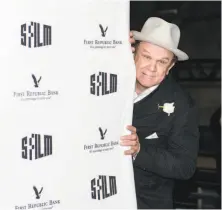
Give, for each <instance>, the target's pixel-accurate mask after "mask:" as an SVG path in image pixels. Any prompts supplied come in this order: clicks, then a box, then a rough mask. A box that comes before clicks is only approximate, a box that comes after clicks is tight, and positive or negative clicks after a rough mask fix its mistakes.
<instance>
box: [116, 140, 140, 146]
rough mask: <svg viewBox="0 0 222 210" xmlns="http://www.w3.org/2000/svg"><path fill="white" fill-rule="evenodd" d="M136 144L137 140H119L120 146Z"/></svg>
mask: <svg viewBox="0 0 222 210" xmlns="http://www.w3.org/2000/svg"><path fill="white" fill-rule="evenodd" d="M137 144H138V142H137V141H127V140H126V141H120V145H121V146H136V145H137Z"/></svg>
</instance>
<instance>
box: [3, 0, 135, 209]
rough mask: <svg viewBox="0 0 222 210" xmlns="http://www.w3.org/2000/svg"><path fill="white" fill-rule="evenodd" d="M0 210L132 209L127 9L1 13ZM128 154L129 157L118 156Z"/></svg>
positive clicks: (69, 5) (27, 5)
mask: <svg viewBox="0 0 222 210" xmlns="http://www.w3.org/2000/svg"><path fill="white" fill-rule="evenodd" d="M0 17H1V18H0V24H1V27H2V32H1V34H0V46H1V47H0V59H1V62H0V71H1V77H0V98H1V103H0V128H1V132H0V139H1V140H0V147H1V153H0V165H1V176H0V177H1V179H0V186H1V187H0V198H1V200H0V209H4V210H22V209H56V210H57V209H60V210H66V209H67V210H68V209H112V208H114V209H136V197H135V189H134V188H135V187H134V177H133V168H132V158H131V157H130V156H124V154H123V152H124V148H123V147H121V146H120V145H119V139H120V136H121V135H124V134H127V133H128V132H127V130H126V129H125V127H126V125H129V124H131V120H132V111H133V93H134V87H135V66H134V62H133V56H132V53H131V49H130V44H129V41H128V40H129V2H128V1H125V0H116V1H105V0H93V1H89V0H84V1H83V0H81V1H73V0H65V1H61V0H60V1H59V0H47V1H46V0H38V1H29V0H20V1H17V0H7V1H5V2H4V5H1V7H0ZM125 149H126V148H125Z"/></svg>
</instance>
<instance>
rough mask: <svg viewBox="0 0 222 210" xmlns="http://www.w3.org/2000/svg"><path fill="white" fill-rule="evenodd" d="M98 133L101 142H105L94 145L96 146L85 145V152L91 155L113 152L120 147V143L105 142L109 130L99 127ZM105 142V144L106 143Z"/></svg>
mask: <svg viewBox="0 0 222 210" xmlns="http://www.w3.org/2000/svg"><path fill="white" fill-rule="evenodd" d="M98 131H99V132H98V133H99V134H100V140H103V143H94V144H88V145H87V144H85V145H84V150H85V151H88V152H89V153H96V152H107V151H111V150H113V149H114V148H115V147H116V146H118V145H119V142H118V141H105V135H106V133H107V129H102V128H101V127H99V129H98ZM104 141H105V142H104Z"/></svg>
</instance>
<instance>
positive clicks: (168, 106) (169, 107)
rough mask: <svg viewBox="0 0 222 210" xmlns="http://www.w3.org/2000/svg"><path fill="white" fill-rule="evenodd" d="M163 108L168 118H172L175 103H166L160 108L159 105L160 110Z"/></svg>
mask: <svg viewBox="0 0 222 210" xmlns="http://www.w3.org/2000/svg"><path fill="white" fill-rule="evenodd" d="M159 108H162V109H163V111H164V112H166V113H167V114H168V116H170V114H171V113H173V112H174V109H175V106H174V102H173V103H164V104H163V106H159V104H158V109H159Z"/></svg>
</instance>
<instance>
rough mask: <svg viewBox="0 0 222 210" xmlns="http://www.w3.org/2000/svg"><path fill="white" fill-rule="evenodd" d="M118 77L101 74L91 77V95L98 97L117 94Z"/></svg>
mask: <svg viewBox="0 0 222 210" xmlns="http://www.w3.org/2000/svg"><path fill="white" fill-rule="evenodd" d="M117 82H118V81H117V75H116V74H108V73H105V72H99V73H98V74H93V75H91V76H90V85H91V88H90V93H91V94H92V95H96V96H101V95H102V96H103V95H108V94H111V93H115V92H117Z"/></svg>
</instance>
